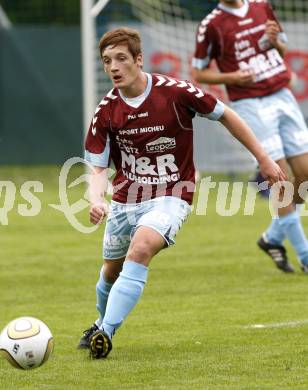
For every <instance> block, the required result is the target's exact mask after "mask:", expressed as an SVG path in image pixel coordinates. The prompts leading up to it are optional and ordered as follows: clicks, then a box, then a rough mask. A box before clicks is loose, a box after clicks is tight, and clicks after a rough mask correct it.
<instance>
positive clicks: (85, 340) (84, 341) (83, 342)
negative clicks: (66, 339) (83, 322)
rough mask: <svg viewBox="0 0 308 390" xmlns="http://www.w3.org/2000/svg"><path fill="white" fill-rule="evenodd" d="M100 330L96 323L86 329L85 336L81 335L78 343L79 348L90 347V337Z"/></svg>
mask: <svg viewBox="0 0 308 390" xmlns="http://www.w3.org/2000/svg"><path fill="white" fill-rule="evenodd" d="M97 330H98V326H97V325H96V324H93V325H92V326H91V328H89V329H86V330H85V331H84V332H83V336H82V337H81V339H80V341H79V344H78V347H77V348H78V349H87V348H90V338H91V336H92V334H93V333H94V332H96V331H97Z"/></svg>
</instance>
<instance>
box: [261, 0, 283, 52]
mask: <svg viewBox="0 0 308 390" xmlns="http://www.w3.org/2000/svg"><path fill="white" fill-rule="evenodd" d="M266 12H267V16H268V20H267V22H266V29H265V33H266V35H267V36H268V39H269V41H270V43H271V45H272V46H273V47H274V48H275V49H277V50H278V52H279V54H280V55H281V57H284V55H285V53H286V51H287V36H286V34H285V33H284V31H283V28H282V26H281V24H280V23H279V20H278V19H277V17H276V15H275V13H274V11H273V9H272V7H271V6H270V4H269V3H266Z"/></svg>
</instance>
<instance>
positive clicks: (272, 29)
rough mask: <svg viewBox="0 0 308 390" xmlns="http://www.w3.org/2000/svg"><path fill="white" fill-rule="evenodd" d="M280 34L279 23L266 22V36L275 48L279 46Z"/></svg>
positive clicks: (273, 21)
mask: <svg viewBox="0 0 308 390" xmlns="http://www.w3.org/2000/svg"><path fill="white" fill-rule="evenodd" d="M279 32H280V29H279V26H278V23H277V22H275V20H268V21H267V22H266V29H265V34H266V35H267V38H268V40H269V41H270V43H271V44H272V45H273V46H275V45H276V44H277V41H278V34H279Z"/></svg>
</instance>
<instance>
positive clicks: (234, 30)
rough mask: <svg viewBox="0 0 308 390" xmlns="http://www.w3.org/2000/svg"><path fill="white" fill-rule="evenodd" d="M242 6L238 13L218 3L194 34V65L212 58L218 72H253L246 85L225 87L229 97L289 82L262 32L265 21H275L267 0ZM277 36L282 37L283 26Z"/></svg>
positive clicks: (201, 66)
mask: <svg viewBox="0 0 308 390" xmlns="http://www.w3.org/2000/svg"><path fill="white" fill-rule="evenodd" d="M244 7H245V8H246V10H247V11H246V13H245V14H244V15H242V16H238V15H235V14H233V13H231V12H232V11H231V9H229V11H228V9H227V8H226V7H223V6H222V5H221V4H219V5H218V6H217V7H216V8H215V9H214V10H213V11H212V12H211V13H210V14H209V15H207V16H206V17H205V18H204V19H203V20H202V21H201V23H200V25H199V26H198V31H197V36H196V50H195V55H194V58H193V66H194V67H195V68H198V69H204V68H206V67H208V66H209V64H210V61H211V60H212V59H215V60H216V63H217V66H218V68H219V70H220V71H221V72H224V73H227V72H234V71H237V70H239V69H242V70H244V69H251V70H252V71H253V72H254V73H255V75H256V80H255V83H253V84H251V85H249V86H242V87H240V86H236V85H228V86H227V91H228V94H229V98H230V100H238V99H243V98H251V97H260V96H265V95H268V94H271V93H274V92H276V91H278V90H279V89H281V88H283V87H285V86H287V85H288V83H289V81H290V72H289V70H288V69H287V67H286V64H285V62H284V60H283V59H282V57H281V56H280V54H279V53H278V51H277V50H276V49H275V48H273V47H272V46H271V44H270V42H269V40H268V39H267V37H266V35H265V28H266V26H265V23H266V21H267V20H275V21H276V22H277V23H278V21H277V19H276V17H275V15H274V13H273V10H272V8H271V7H270V5H269V4H268V3H267V1H266V0H246V2H245V6H244ZM243 10H244V8H243ZM279 27H280V29H281V26H280V25H279ZM280 38H282V39H284V34H283V33H282V29H281V34H280Z"/></svg>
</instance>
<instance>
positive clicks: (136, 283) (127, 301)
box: [101, 260, 148, 337]
mask: <svg viewBox="0 0 308 390" xmlns="http://www.w3.org/2000/svg"><path fill="white" fill-rule="evenodd" d="M147 276H148V267H146V266H144V265H142V264H138V263H136V262H134V261H130V260H127V261H125V262H124V264H123V269H122V272H121V273H120V276H119V277H118V279H117V280H116V282H115V283H114V285H113V286H112V288H111V290H110V294H109V298H108V302H107V307H106V314H105V317H104V319H103V324H102V326H101V328H103V329H104V331H105V332H106V333H107V334H108V336H109V337H112V336H113V334H114V332H115V331H116V329H118V327H119V326H120V325H121V324H122V322H123V321H124V319H125V318H126V317H127V315H128V314H129V313H130V312H131V310H132V309H133V308H134V306H135V305H136V303H137V302H138V300H139V298H140V296H141V294H142V292H143V289H144V285H145V283H146V281H147Z"/></svg>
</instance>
